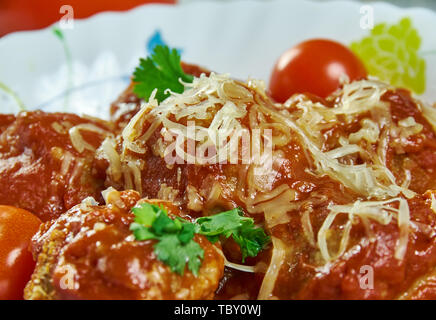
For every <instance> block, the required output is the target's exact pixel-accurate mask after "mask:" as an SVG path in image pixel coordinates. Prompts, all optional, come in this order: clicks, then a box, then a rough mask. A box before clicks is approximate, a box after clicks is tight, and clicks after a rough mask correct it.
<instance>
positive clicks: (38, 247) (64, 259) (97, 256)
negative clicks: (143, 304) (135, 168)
mask: <svg viewBox="0 0 436 320" xmlns="http://www.w3.org/2000/svg"><path fill="white" fill-rule="evenodd" d="M90 201H91V200H90ZM107 201H108V204H107V205H106V206H96V205H95V204H92V203H90V202H89V201H88V202H87V201H85V202H84V203H82V204H81V205H78V206H76V207H74V208H72V209H71V210H69V211H68V212H66V213H65V214H63V215H61V216H60V217H59V218H58V219H56V220H53V221H51V222H48V223H46V224H44V225H43V226H42V227H41V228H40V231H39V232H38V233H37V234H36V235H35V236H34V238H33V247H32V251H33V254H34V256H35V258H36V259H37V266H36V269H35V272H34V274H33V276H32V279H31V281H30V282H29V283H28V285H27V287H26V289H25V298H26V299H140V300H145V299H147V300H148V299H153V300H157V299H211V298H213V296H214V292H215V290H216V289H217V287H218V283H219V280H220V278H221V277H222V274H223V270H224V261H223V257H222V256H221V254H220V252H219V251H218V250H217V248H215V245H212V244H211V243H210V242H209V241H208V240H207V239H206V238H205V237H203V236H199V235H196V236H195V237H194V240H195V241H196V242H197V243H198V244H199V245H200V246H201V247H202V249H203V250H204V259H203V260H202V265H201V267H200V270H199V273H198V276H194V275H193V274H192V273H191V272H190V271H188V269H187V268H186V270H185V272H184V275H183V276H181V275H179V274H177V273H174V272H172V271H171V270H170V268H169V267H168V266H166V265H165V264H164V263H163V262H161V261H159V260H157V258H156V254H155V253H154V249H153V245H154V244H155V243H156V240H146V241H137V240H135V238H134V236H133V234H132V231H130V230H129V226H130V224H131V223H132V222H133V221H134V215H133V213H132V212H131V208H132V207H133V206H135V205H136V204H137V203H141V202H144V201H145V202H149V203H153V204H156V205H162V206H164V208H165V209H166V210H167V211H168V213H169V214H172V215H176V216H181V215H182V212H181V211H180V210H179V209H178V207H176V206H175V205H173V204H171V203H169V202H166V201H160V200H140V197H139V194H138V193H137V192H135V191H123V192H121V193H119V192H117V191H112V192H111V193H110V194H109V195H108V196H107ZM184 218H188V219H189V217H187V216H184Z"/></svg>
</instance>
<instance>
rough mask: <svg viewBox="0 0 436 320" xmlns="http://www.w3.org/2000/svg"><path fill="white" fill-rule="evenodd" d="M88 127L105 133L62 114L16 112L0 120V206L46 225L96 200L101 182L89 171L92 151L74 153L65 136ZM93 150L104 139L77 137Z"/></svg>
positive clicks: (102, 126) (107, 128)
mask: <svg viewBox="0 0 436 320" xmlns="http://www.w3.org/2000/svg"><path fill="white" fill-rule="evenodd" d="M84 124H86V125H92V126H96V127H98V128H100V129H101V130H104V131H105V132H108V133H109V132H110V131H111V126H110V125H109V124H108V123H106V122H104V121H101V120H91V119H86V118H81V117H79V116H77V115H73V114H66V113H45V112H42V111H35V112H21V113H19V114H18V115H17V116H16V117H15V116H11V115H2V116H1V117H0V184H1V185H2V186H3V187H2V188H1V189H0V204H3V205H12V206H15V207H19V208H22V209H26V210H29V211H30V212H32V213H34V214H35V215H37V216H38V217H39V218H40V219H41V220H43V221H46V220H49V219H52V218H55V217H57V216H59V215H60V214H61V213H62V212H64V211H66V210H67V209H69V208H71V207H72V206H74V205H76V204H78V203H80V202H81V201H82V200H83V199H84V198H86V197H88V196H93V197H96V198H97V199H99V197H100V192H101V190H102V189H103V182H104V177H99V176H97V175H96V171H95V170H94V169H93V161H94V151H91V150H89V149H85V150H83V151H82V152H78V151H77V150H76V148H75V147H74V146H73V144H72V142H71V139H70V135H69V130H70V129H71V128H72V127H74V126H77V125H84ZM82 133H83V136H84V139H85V141H86V142H87V143H88V144H89V146H92V147H95V148H97V147H98V146H99V145H100V143H101V141H102V140H103V139H104V136H102V135H100V134H96V133H93V132H87V133H85V132H82Z"/></svg>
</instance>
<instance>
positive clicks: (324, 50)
mask: <svg viewBox="0 0 436 320" xmlns="http://www.w3.org/2000/svg"><path fill="white" fill-rule="evenodd" d="M343 74H346V75H347V76H348V77H349V79H350V80H356V79H360V78H365V77H366V76H367V73H366V70H365V67H364V65H363V63H362V62H361V61H360V60H359V58H357V57H356V56H355V55H354V53H353V52H352V51H351V50H350V49H348V48H347V47H345V46H343V45H342V44H340V43H337V42H334V41H331V40H324V39H314V40H309V41H305V42H302V43H300V44H298V45H297V46H295V47H293V48H291V49H289V50H287V51H286V52H285V53H283V54H282V55H281V57H280V58H279V59H278V60H277V62H276V65H275V67H274V69H273V72H272V75H271V79H270V83H269V89H270V93H271V96H272V97H273V98H274V99H275V100H276V101H278V102H285V101H286V100H287V99H288V98H289V97H290V96H292V95H293V94H294V93H311V94H315V95H318V96H320V97H322V98H325V97H326V96H328V95H329V94H331V93H332V92H334V91H335V90H336V89H337V88H338V87H339V85H340V82H339V80H340V77H341V76H342V75H343Z"/></svg>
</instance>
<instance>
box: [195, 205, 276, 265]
mask: <svg viewBox="0 0 436 320" xmlns="http://www.w3.org/2000/svg"><path fill="white" fill-rule="evenodd" d="M197 224H198V225H199V231H198V233H200V234H202V235H204V236H206V237H207V238H208V239H209V241H210V242H212V243H214V242H216V241H217V240H218V238H219V237H220V236H223V237H225V238H228V237H230V236H232V237H233V240H235V242H236V243H237V244H238V245H239V247H240V248H241V253H242V262H244V261H245V258H246V257H255V256H257V254H258V253H259V252H260V251H261V250H262V249H263V247H264V245H265V244H266V243H267V242H268V241H269V237H268V236H267V235H266V234H265V232H264V231H263V229H262V228H256V227H255V226H254V221H253V219H252V218H248V217H244V213H243V212H242V210H241V209H240V208H235V209H233V210H230V211H226V212H222V213H219V214H216V215H213V216H209V217H202V218H199V219H197Z"/></svg>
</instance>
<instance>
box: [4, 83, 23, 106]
mask: <svg viewBox="0 0 436 320" xmlns="http://www.w3.org/2000/svg"><path fill="white" fill-rule="evenodd" d="M0 89H1V90H3V91H4V92H6V93H7V94H8V95H9V96H11V97H12V98H13V99H14V101H15V103H16V104H17V105H18V107H19V108H20V111H25V110H26V106H25V105H24V103H23V101H22V100H21V99H20V97H19V96H18V94H16V93H15V91H13V90H12V89H11V88H9V87H8V86H7V85H6V84H4V83H3V82H0Z"/></svg>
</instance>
